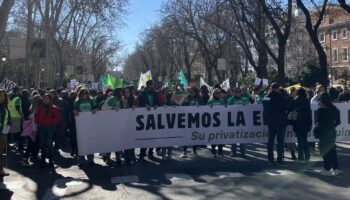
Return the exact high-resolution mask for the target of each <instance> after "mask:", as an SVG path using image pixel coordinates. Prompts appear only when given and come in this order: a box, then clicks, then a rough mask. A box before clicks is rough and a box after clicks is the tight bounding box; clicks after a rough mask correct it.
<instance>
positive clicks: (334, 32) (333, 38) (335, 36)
mask: <svg viewBox="0 0 350 200" xmlns="http://www.w3.org/2000/svg"><path fill="white" fill-rule="evenodd" d="M337 36H338V35H337V31H333V32H332V40H337V39H338V37H337Z"/></svg>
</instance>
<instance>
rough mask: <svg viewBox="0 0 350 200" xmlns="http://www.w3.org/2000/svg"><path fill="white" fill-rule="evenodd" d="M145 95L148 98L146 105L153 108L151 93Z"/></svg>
mask: <svg viewBox="0 0 350 200" xmlns="http://www.w3.org/2000/svg"><path fill="white" fill-rule="evenodd" d="M146 94H147V98H148V105H149V106H153V98H154V97H153V93H150V92H146Z"/></svg>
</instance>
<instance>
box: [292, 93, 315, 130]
mask: <svg viewBox="0 0 350 200" xmlns="http://www.w3.org/2000/svg"><path fill="white" fill-rule="evenodd" d="M293 107H294V110H295V111H296V112H297V113H298V114H297V119H296V120H295V121H294V122H293V130H294V131H295V132H309V131H310V130H311V127H312V111H311V106H310V103H309V101H308V100H307V99H306V98H297V99H295V100H294V101H293Z"/></svg>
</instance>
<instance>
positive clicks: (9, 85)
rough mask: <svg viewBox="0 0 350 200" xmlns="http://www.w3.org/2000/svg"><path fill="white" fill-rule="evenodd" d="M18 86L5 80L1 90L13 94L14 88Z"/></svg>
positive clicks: (0, 86)
mask: <svg viewBox="0 0 350 200" xmlns="http://www.w3.org/2000/svg"><path fill="white" fill-rule="evenodd" d="M15 86H16V83H15V82H13V81H11V80H9V79H7V78H4V80H2V82H1V85H0V88H1V89H4V90H5V91H6V93H8V94H11V93H12V92H13V88H14V87H15Z"/></svg>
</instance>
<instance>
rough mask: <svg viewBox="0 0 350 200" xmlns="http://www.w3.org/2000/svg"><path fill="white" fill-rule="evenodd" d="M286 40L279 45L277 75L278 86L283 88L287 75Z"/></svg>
mask: <svg viewBox="0 0 350 200" xmlns="http://www.w3.org/2000/svg"><path fill="white" fill-rule="evenodd" d="M285 41H286V40H283V41H281V42H280V43H279V45H278V59H277V63H276V64H277V73H278V76H277V78H278V84H279V85H281V86H283V85H284V84H285V79H286V74H285V68H284V64H285V63H284V55H285V49H286V42H285Z"/></svg>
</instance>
